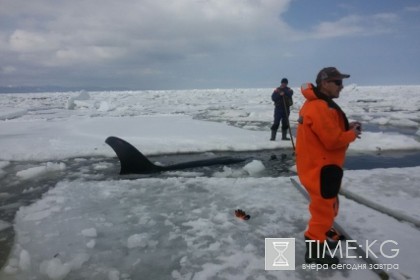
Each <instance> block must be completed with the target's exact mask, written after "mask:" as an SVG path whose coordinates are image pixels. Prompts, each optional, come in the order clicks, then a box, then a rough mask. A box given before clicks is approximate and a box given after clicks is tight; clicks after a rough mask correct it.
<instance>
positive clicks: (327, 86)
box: [322, 79, 343, 98]
mask: <svg viewBox="0 0 420 280" xmlns="http://www.w3.org/2000/svg"><path fill="white" fill-rule="evenodd" d="M322 89H323V92H324V93H325V94H326V95H328V96H329V97H331V98H338V97H339V96H340V91H341V90H342V89H343V80H340V79H337V80H330V81H328V80H327V81H322Z"/></svg>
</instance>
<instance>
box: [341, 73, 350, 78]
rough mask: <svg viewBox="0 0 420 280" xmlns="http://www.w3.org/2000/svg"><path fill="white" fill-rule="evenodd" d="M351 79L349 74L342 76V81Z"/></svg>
mask: <svg viewBox="0 0 420 280" xmlns="http://www.w3.org/2000/svg"><path fill="white" fill-rule="evenodd" d="M347 78H350V75H349V74H341V79H347Z"/></svg>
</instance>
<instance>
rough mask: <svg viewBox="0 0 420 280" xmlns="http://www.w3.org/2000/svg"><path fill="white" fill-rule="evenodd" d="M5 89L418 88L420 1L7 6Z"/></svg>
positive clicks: (41, 0)
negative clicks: (320, 75)
mask: <svg viewBox="0 0 420 280" xmlns="http://www.w3.org/2000/svg"><path fill="white" fill-rule="evenodd" d="M0 7H1V9H0V86H3V87H4V86H45V85H55V86H63V87H80V88H84V87H96V86H100V87H106V88H121V87H125V88H132V89H190V88H254V87H274V86H276V85H277V84H278V83H279V81H280V80H281V78H282V77H287V78H289V81H290V84H291V85H292V86H298V85H300V84H301V83H303V82H307V81H310V82H313V81H314V80H315V76H316V74H317V72H318V71H319V70H320V69H321V68H323V67H325V66H336V67H337V68H338V69H339V70H341V71H342V72H345V73H349V74H351V78H350V79H349V80H348V81H346V82H347V83H354V84H358V85H399V84H401V85H403V84H420V66H419V65H420V3H419V2H418V1H414V0H411V1H404V0H365V1H362V0H353V1H333V0H317V1H313V0H172V1H171V0H126V1H114V0H90V1H83V0H74V1H56V0H33V1H30V2H28V1H25V2H24V1H23V0H0Z"/></svg>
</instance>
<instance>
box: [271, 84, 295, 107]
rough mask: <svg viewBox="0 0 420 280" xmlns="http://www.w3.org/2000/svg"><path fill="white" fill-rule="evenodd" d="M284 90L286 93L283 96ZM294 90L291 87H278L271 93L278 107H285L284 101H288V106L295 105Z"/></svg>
mask: <svg viewBox="0 0 420 280" xmlns="http://www.w3.org/2000/svg"><path fill="white" fill-rule="evenodd" d="M281 92H284V95H283V96H281V95H280V93H281ZM292 96H293V90H292V89H291V88H289V87H284V88H282V87H278V88H276V89H275V90H274V91H273V93H272V94H271V100H273V102H274V105H275V106H276V108H279V109H284V102H286V105H287V107H290V106H292V105H293V99H292ZM284 98H285V100H284V101H283V99H284Z"/></svg>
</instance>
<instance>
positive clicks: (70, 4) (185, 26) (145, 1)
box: [0, 0, 289, 66]
mask: <svg viewBox="0 0 420 280" xmlns="http://www.w3.org/2000/svg"><path fill="white" fill-rule="evenodd" d="M2 2H4V4H2V12H1V14H0V16H3V15H7V17H8V18H11V19H12V20H13V22H14V24H15V29H14V30H10V35H9V36H8V38H9V40H8V49H9V51H11V52H14V53H16V54H21V55H22V54H23V55H25V57H26V58H27V57H28V55H30V54H36V56H37V57H39V58H40V60H41V59H42V60H43V61H44V62H46V64H48V65H55V66H57V65H60V64H62V65H67V64H68V63H69V61H74V62H79V63H83V62H84V61H85V62H86V63H89V62H91V61H92V60H98V61H101V60H102V61H105V62H106V61H107V60H113V59H119V58H121V57H124V56H126V57H129V56H137V57H138V56H141V55H144V56H146V55H147V56H150V55H151V56H155V57H159V56H162V57H164V58H165V59H167V58H168V56H175V57H179V54H185V53H187V54H192V55H197V54H200V53H203V52H211V51H213V50H218V49H223V48H229V47H231V46H232V45H233V44H235V42H237V41H238V40H242V41H244V42H246V41H250V40H258V37H259V36H267V33H268V32H267V31H268V29H269V30H272V28H277V30H281V29H282V28H283V27H284V26H285V25H284V24H283V23H282V22H281V21H280V19H279V17H278V15H279V14H281V13H282V12H283V11H285V9H286V6H287V4H288V2H289V1H288V0H287V1H279V0H262V1H251V0H246V1H240V0H207V1H206V0H202V1H200V0H177V1H163V0H161V1H159V0H142V1H138V0H131V1H123V2H121V1H111V0H108V1H103V0H93V1H59V2H60V5H58V1H52V0H38V1H36V2H37V5H33V4H29V5H21V6H20V7H18V6H17V5H16V4H15V3H14V2H15V1H14V0H6V1H2ZM3 6H4V7H3ZM3 8H4V9H3ZM11 14H14V15H15V16H14V17H11V16H10V15H11ZM23 18H26V20H23V21H22V22H20V20H22V19H23ZM9 28H10V27H9ZM266 29H267V31H265V30H266ZM3 35H4V34H3ZM164 54H166V56H165V55H164ZM37 62H39V61H37Z"/></svg>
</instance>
